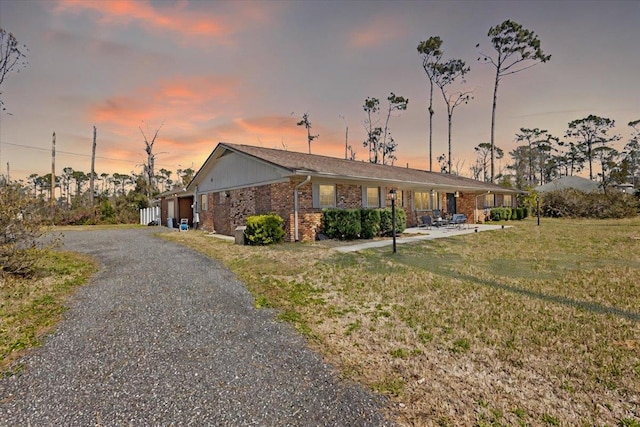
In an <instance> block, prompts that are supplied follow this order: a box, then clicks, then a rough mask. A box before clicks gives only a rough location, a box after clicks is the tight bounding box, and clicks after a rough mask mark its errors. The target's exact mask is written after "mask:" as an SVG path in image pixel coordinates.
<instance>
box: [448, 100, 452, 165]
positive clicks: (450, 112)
mask: <svg viewBox="0 0 640 427" xmlns="http://www.w3.org/2000/svg"><path fill="white" fill-rule="evenodd" d="M447 115H448V117H449V159H448V160H449V161H448V163H449V165H448V169H447V173H451V122H453V112H452V111H449V112H448V113H447Z"/></svg>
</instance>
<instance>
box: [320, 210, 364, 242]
mask: <svg viewBox="0 0 640 427" xmlns="http://www.w3.org/2000/svg"><path fill="white" fill-rule="evenodd" d="M322 213H323V230H324V233H325V234H326V235H327V236H329V237H330V238H332V239H340V240H353V239H357V238H359V237H360V232H361V231H362V224H361V219H360V209H323V210H322Z"/></svg>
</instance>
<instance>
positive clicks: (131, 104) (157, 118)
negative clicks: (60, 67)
mask: <svg viewBox="0 0 640 427" xmlns="http://www.w3.org/2000/svg"><path fill="white" fill-rule="evenodd" d="M238 87H239V82H238V81H237V80H236V79H235V78H226V77H219V76H190V77H186V76H181V77H176V78H174V79H172V80H165V81H160V82H158V83H157V84H155V85H152V86H147V87H141V88H138V89H137V90H135V91H134V92H133V93H129V94H126V95H117V96H113V97H111V98H108V99H105V100H104V101H102V102H100V103H99V104H98V105H96V106H94V107H93V108H92V109H91V111H90V112H89V115H90V117H91V120H93V121H95V122H97V123H104V124H108V125H109V126H111V127H113V128H115V129H118V128H128V129H130V128H132V127H133V128H136V127H137V126H138V125H139V123H140V122H141V121H142V120H146V121H149V122H157V123H161V122H163V121H167V122H170V123H171V124H172V127H178V128H183V129H192V128H193V127H194V126H195V125H197V124H198V123H199V122H204V121H208V120H211V119H213V118H215V117H216V116H218V115H219V114H221V113H222V112H226V111H229V109H230V107H231V106H233V105H234V102H235V101H234V100H235V99H238V98H239V94H238V93H237V91H238Z"/></svg>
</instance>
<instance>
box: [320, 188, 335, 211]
mask: <svg viewBox="0 0 640 427" xmlns="http://www.w3.org/2000/svg"><path fill="white" fill-rule="evenodd" d="M318 193H319V195H320V197H319V200H320V207H321V208H330V207H334V206H335V205H336V186H335V185H319V186H318Z"/></svg>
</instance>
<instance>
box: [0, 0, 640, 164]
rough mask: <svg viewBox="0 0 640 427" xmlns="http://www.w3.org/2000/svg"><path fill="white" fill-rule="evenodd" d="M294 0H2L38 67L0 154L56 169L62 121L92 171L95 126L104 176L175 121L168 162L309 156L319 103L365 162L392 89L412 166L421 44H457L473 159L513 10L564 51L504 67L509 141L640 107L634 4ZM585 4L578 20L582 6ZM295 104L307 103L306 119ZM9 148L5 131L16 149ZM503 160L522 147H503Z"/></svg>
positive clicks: (420, 107) (458, 132)
mask: <svg viewBox="0 0 640 427" xmlns="http://www.w3.org/2000/svg"><path fill="white" fill-rule="evenodd" d="M540 4H541V3H540V2H534V1H532V2H526V1H525V2H503V1H478V2H397V1H376V2H370V1H352V2H304V1H302V2H288V1H244V0H238V1H216V2H209V1H186V0H182V1H177V2H173V1H172V2H168V1H143V0H141V1H134V0H110V1H90V0H82V1H81V0H60V1H56V2H54V1H29V2H21V1H2V2H1V3H0V27H2V28H4V29H6V30H8V31H11V32H13V33H14V34H15V35H16V37H17V38H18V40H19V41H20V42H21V43H24V44H26V45H27V46H28V48H29V52H28V60H29V65H28V66H27V67H26V68H25V69H23V70H21V72H20V73H19V74H13V75H11V76H9V78H8V79H7V81H6V82H5V84H3V87H2V92H3V94H2V96H3V101H4V102H5V104H6V106H7V107H8V109H9V112H10V113H11V114H12V115H6V114H3V115H1V116H0V142H2V143H3V145H2V147H1V148H2V150H1V151H0V164H2V165H4V164H6V163H7V162H10V163H11V168H12V170H13V171H14V173H13V175H14V176H28V175H29V174H31V173H41V174H44V173H47V172H48V168H49V167H50V158H48V156H49V152H48V151H49V150H48V147H49V145H50V143H51V134H52V132H54V131H55V132H56V134H57V137H58V138H57V144H58V146H59V149H60V151H61V152H67V153H75V154H61V155H60V158H59V161H60V164H61V167H65V166H71V167H73V168H74V169H77V170H85V171H86V170H88V168H89V163H88V158H89V153H90V140H91V133H92V127H93V126H94V125H95V126H96V127H97V128H98V154H99V155H100V156H101V160H100V162H99V163H98V165H97V168H98V169H99V171H100V172H102V171H106V172H109V173H111V172H120V173H130V172H131V171H135V170H137V169H138V168H139V164H140V163H141V162H142V160H143V146H144V143H143V139H142V135H141V134H140V129H139V128H140V127H142V128H143V129H145V131H146V129H147V127H148V128H149V129H150V130H155V129H156V128H157V127H159V126H160V125H162V129H161V131H160V133H159V137H158V140H157V142H156V147H157V150H158V153H160V152H162V153H163V154H162V155H159V156H158V161H157V163H158V165H159V167H165V168H167V169H170V170H175V169H176V168H177V165H182V166H183V167H184V166H185V165H188V166H189V167H190V166H191V165H192V164H193V165H194V167H195V168H197V167H199V166H200V164H201V163H202V162H203V161H204V160H205V159H206V158H207V156H208V155H209V154H210V152H211V150H212V149H213V148H214V147H215V145H216V144H217V143H218V142H219V141H225V142H231V143H239V144H251V145H259V146H264V147H271V148H286V149H288V150H293V151H301V152H306V151H307V150H308V148H307V133H306V130H305V129H304V128H303V127H301V126H296V122H297V121H298V120H299V117H300V116H301V115H302V114H303V113H305V112H308V113H309V117H310V120H311V123H312V126H313V129H312V133H313V134H319V135H320V136H319V138H318V139H317V140H316V141H314V142H313V143H312V152H313V153H315V154H323V155H330V156H335V157H343V156H344V148H345V136H346V135H345V133H346V132H345V131H346V126H348V128H349V132H348V144H349V145H351V146H352V147H353V149H354V150H355V151H356V152H357V153H358V154H357V159H358V160H364V159H366V153H365V149H364V148H363V147H362V141H364V139H365V138H366V133H365V130H364V126H363V124H362V122H363V120H364V119H365V115H364V111H363V110H362V105H363V102H364V100H365V98H367V97H377V98H379V99H381V101H382V103H384V100H385V98H386V97H387V96H388V95H389V93H390V92H394V93H396V94H398V95H402V96H405V97H408V98H409V106H408V109H407V110H406V111H403V112H401V113H398V114H394V116H393V117H392V118H391V131H392V134H393V137H394V139H395V140H396V142H398V151H397V157H398V162H397V163H398V164H400V165H405V164H410V166H411V167H416V168H423V169H426V168H428V151H427V140H428V112H427V104H428V80H427V78H426V76H425V73H424V70H423V69H422V66H421V61H420V58H419V56H418V54H417V52H416V46H417V45H418V43H419V42H420V41H421V40H426V39H427V38H429V37H430V36H436V35H437V36H440V37H441V38H442V39H443V40H444V48H445V56H446V57H447V58H452V57H455V58H461V59H463V60H465V61H466V62H467V63H468V64H469V65H471V67H472V69H471V73H470V74H469V75H468V79H467V82H466V83H465V84H464V85H456V86H455V87H452V90H463V89H467V90H468V89H475V90H474V99H473V100H472V101H471V102H470V103H469V104H468V105H463V106H460V107H458V108H457V109H456V113H455V117H454V127H453V157H454V160H460V161H461V163H462V162H463V163H464V167H463V169H461V170H460V172H461V173H463V174H468V169H469V167H470V166H471V164H472V163H473V159H474V150H473V148H474V147H475V146H476V145H477V144H478V143H480V142H486V141H488V140H489V133H490V115H491V96H492V89H493V87H492V83H493V82H492V69H491V67H490V66H487V65H482V64H478V62H477V61H476V57H477V51H476V50H475V45H476V43H478V42H480V43H481V44H482V49H484V50H488V49H490V45H489V42H488V39H487V31H488V29H489V27H490V26H492V25H497V24H499V23H500V22H502V21H503V20H505V19H513V20H515V21H517V22H520V23H522V24H523V25H524V26H525V27H527V28H530V29H532V30H534V31H535V32H536V34H538V35H539V37H540V40H541V43H542V48H543V49H544V50H545V52H548V53H551V54H552V55H553V56H552V58H551V60H550V61H549V62H548V63H546V64H540V65H538V66H536V67H533V68H532V69H530V70H526V71H524V72H523V73H521V74H519V75H516V76H511V77H509V78H505V79H504V80H503V82H502V83H501V86H500V93H499V100H498V110H497V130H496V135H497V139H496V141H497V145H498V146H500V147H501V148H503V149H504V151H505V153H508V152H509V151H510V150H512V149H513V148H515V146H516V143H515V142H514V136H515V133H516V132H517V131H518V130H519V128H520V127H530V128H533V127H539V128H545V129H549V130H550V131H551V132H552V133H553V134H554V135H557V136H562V135H563V134H564V131H565V130H566V126H567V123H568V122H570V121H572V120H574V119H578V118H582V117H585V116H587V115H589V114H596V115H601V116H604V117H609V118H611V119H614V120H616V124H617V126H616V129H615V132H616V133H619V134H621V135H622V137H623V139H622V142H621V146H620V147H618V148H619V149H621V148H622V146H623V145H624V142H625V141H626V140H627V139H628V138H627V136H628V135H629V130H628V129H627V126H626V124H627V122H629V121H631V120H636V119H638V118H640V105H639V103H640V101H639V100H640V89H639V86H638V85H637V76H636V74H637V70H638V69H640V55H637V46H639V45H640V33H639V32H638V31H637V22H638V21H640V10H639V9H640V7H638V3H637V2H627V1H613V2H607V3H599V2H586V3H585V2H578V3H575V2H571V1H561V2H544V3H542V4H543V5H544V7H542V6H540ZM576 5H579V7H580V16H579V17H578V16H577V14H576V12H575V11H576V7H577V6H576ZM435 96H436V98H435V101H434V103H435V104H434V109H435V116H434V164H435V163H436V162H435V156H437V155H440V154H442V153H444V152H446V151H447V147H446V141H447V132H446V128H447V126H446V110H445V107H444V104H443V101H442V99H441V95H440V94H438V93H436V94H435ZM292 113H293V114H292ZM5 143H6V144H5ZM504 162H505V163H506V162H507V160H506V159H505V160H504Z"/></svg>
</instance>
